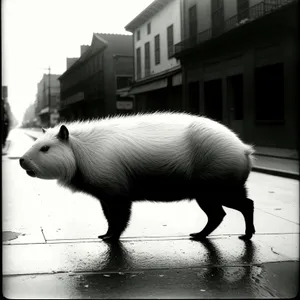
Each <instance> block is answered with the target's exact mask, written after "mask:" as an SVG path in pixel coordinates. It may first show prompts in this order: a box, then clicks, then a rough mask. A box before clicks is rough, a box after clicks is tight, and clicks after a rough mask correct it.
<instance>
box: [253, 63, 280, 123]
mask: <svg viewBox="0 0 300 300" xmlns="http://www.w3.org/2000/svg"><path fill="white" fill-rule="evenodd" d="M254 74H255V117H256V120H257V121H283V120H284V76H283V64H282V63H278V64H274V65H269V66H264V67H260V68H256V69H255V73H254Z"/></svg>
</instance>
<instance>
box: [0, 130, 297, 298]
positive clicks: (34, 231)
mask: <svg viewBox="0 0 300 300" xmlns="http://www.w3.org/2000/svg"><path fill="white" fill-rule="evenodd" d="M9 140H10V145H9V149H8V152H7V154H6V155H3V156H2V199H3V201H2V209H3V214H2V216H3V221H2V226H3V227H2V231H3V233H2V234H3V295H4V296H5V297H7V298H27V297H29V298H45V297H46V298H47V297H48V298H61V297H64V298H110V299H111V298H119V299H120V298H212V297H213V298H261V297H263V298H278V297H295V296H296V294H297V293H298V281H299V181H298V180H295V179H288V178H283V177H277V176H272V175H267V174H261V173H258V172H252V173H251V175H250V177H249V180H248V184H247V185H248V188H249V196H250V198H251V199H253V200H254V203H255V212H254V222H255V227H256V234H255V235H254V236H253V238H252V240H251V242H243V241H241V240H239V239H238V237H237V236H238V235H239V234H243V233H244V230H245V228H244V220H243V217H242V215H241V214H240V213H239V212H237V211H234V210H231V209H228V208H224V209H225V211H226V213H227V215H226V216H225V218H224V220H223V222H222V224H221V225H220V226H219V227H218V228H217V229H216V230H215V231H214V232H213V233H212V234H211V236H209V238H208V239H207V241H206V242H196V241H191V240H189V238H188V236H189V234H190V233H191V232H196V231H199V230H201V229H202V228H203V227H204V226H205V224H206V220H207V219H206V216H205V214H204V212H203V211H202V210H201V209H200V208H199V206H198V205H197V204H196V202H195V201H191V202H187V201H183V202H179V203H171V204H170V203H149V202H140V203H134V205H133V208H132V217H131V221H130V225H129V226H128V228H127V230H126V231H125V232H124V234H123V235H122V237H121V241H120V243H117V244H108V243H105V242H103V241H102V240H99V239H97V236H98V235H99V234H103V233H105V232H106V229H107V224H106V221H105V218H104V216H103V213H102V210H101V207H100V204H99V203H98V201H97V200H96V199H94V198H92V197H91V196H88V195H84V194H80V193H75V194H73V193H72V192H70V191H68V190H66V189H63V188H61V187H59V186H57V184H56V182H55V181H46V180H40V179H36V178H31V177H29V176H28V175H27V174H26V173H25V172H24V170H22V169H21V167H20V165H19V157H20V156H21V155H22V154H24V152H25V151H26V150H27V149H28V148H29V147H30V146H31V145H32V144H33V139H31V138H30V137H29V136H27V135H26V134H25V133H24V132H23V131H22V129H14V130H13V131H12V132H11V133H10V135H9Z"/></svg>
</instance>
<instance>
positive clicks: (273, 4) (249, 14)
mask: <svg viewBox="0 0 300 300" xmlns="http://www.w3.org/2000/svg"><path fill="white" fill-rule="evenodd" d="M297 1H298V0H264V1H261V2H259V3H258V4H256V5H253V6H251V7H249V8H248V9H246V10H244V11H242V12H240V13H239V14H236V15H235V16H233V17H231V18H229V19H228V20H226V21H224V22H223V23H222V24H221V25H220V26H218V27H214V28H208V29H207V30H204V31H202V32H200V33H198V34H197V35H196V36H193V37H190V38H188V39H186V40H183V41H181V42H179V43H178V44H176V45H174V54H173V56H174V57H176V56H178V55H179V54H181V53H182V52H184V51H186V50H189V49H192V48H194V47H196V46H199V45H201V44H203V43H205V42H207V41H209V40H212V39H215V38H217V37H219V36H220V35H222V34H224V33H226V32H229V31H231V30H233V29H235V28H238V27H241V26H243V25H245V24H247V23H249V22H252V21H254V20H257V19H259V18H262V17H263V16H265V15H267V14H270V13H272V12H274V11H276V10H278V9H279V8H281V7H283V6H285V5H287V4H290V3H293V2H297Z"/></svg>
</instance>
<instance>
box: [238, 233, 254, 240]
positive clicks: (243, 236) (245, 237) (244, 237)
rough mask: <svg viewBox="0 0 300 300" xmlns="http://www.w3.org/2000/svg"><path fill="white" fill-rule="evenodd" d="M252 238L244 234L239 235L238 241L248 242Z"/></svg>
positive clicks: (250, 235)
mask: <svg viewBox="0 0 300 300" xmlns="http://www.w3.org/2000/svg"><path fill="white" fill-rule="evenodd" d="M252 236H253V235H252V234H244V235H240V236H239V239H240V240H243V241H249V240H251V238H252Z"/></svg>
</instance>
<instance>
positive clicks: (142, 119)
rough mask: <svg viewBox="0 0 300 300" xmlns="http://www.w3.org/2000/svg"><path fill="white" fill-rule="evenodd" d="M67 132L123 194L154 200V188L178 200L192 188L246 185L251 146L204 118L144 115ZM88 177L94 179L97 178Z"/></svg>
mask: <svg viewBox="0 0 300 300" xmlns="http://www.w3.org/2000/svg"><path fill="white" fill-rule="evenodd" d="M69 129H70V132H71V135H74V136H77V137H79V138H80V139H81V140H82V141H83V140H85V143H88V144H89V145H90V146H89V147H87V148H88V149H92V150H93V151H92V152H91V155H93V156H94V157H93V161H94V165H93V166H91V167H92V168H93V169H95V170H96V171H97V170H98V172H100V173H101V176H100V177H101V180H102V182H103V181H106V182H107V183H108V182H112V181H113V180H112V179H113V178H117V180H116V181H117V182H119V185H120V186H121V185H122V190H123V191H124V190H126V189H127V191H128V193H129V192H131V193H136V196H135V197H134V198H138V197H143V198H146V197H147V195H149V197H153V198H155V194H157V192H156V190H160V191H161V194H160V195H161V196H162V197H166V196H167V195H169V198H172V197H173V196H172V195H171V194H176V195H177V196H176V198H180V197H181V195H180V193H181V192H183V194H184V195H185V197H188V196H189V195H188V194H187V190H188V189H189V190H191V184H192V185H198V186H199V184H200V183H201V182H204V181H208V180H215V179H217V180H223V181H225V180H236V181H238V180H241V181H242V180H243V179H242V177H243V176H245V175H244V174H245V173H247V166H246V164H247V162H248V160H247V157H246V155H245V151H246V149H247V147H248V146H247V145H244V144H243V143H242V141H241V140H240V139H239V138H238V137H237V136H236V135H235V134H234V133H233V132H232V131H231V130H229V129H228V128H226V127H224V126H223V125H221V124H219V123H217V122H215V121H212V120H210V119H207V118H205V117H197V116H193V115H189V114H185V113H156V114H140V115H135V116H129V117H117V118H108V119H104V120H101V121H92V122H88V123H81V124H80V123H75V124H73V125H71V124H70V126H69ZM248 148H249V147H248ZM90 173H91V172H90ZM246 176H247V174H246ZM90 177H91V180H92V178H94V179H95V178H97V174H95V175H92V174H91V176H90ZM105 177H106V178H105ZM105 179H106V180H105ZM163 191H165V193H164V192H163ZM172 191H173V192H174V193H172ZM184 195H182V197H183V196H184ZM132 196H133V195H132Z"/></svg>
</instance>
